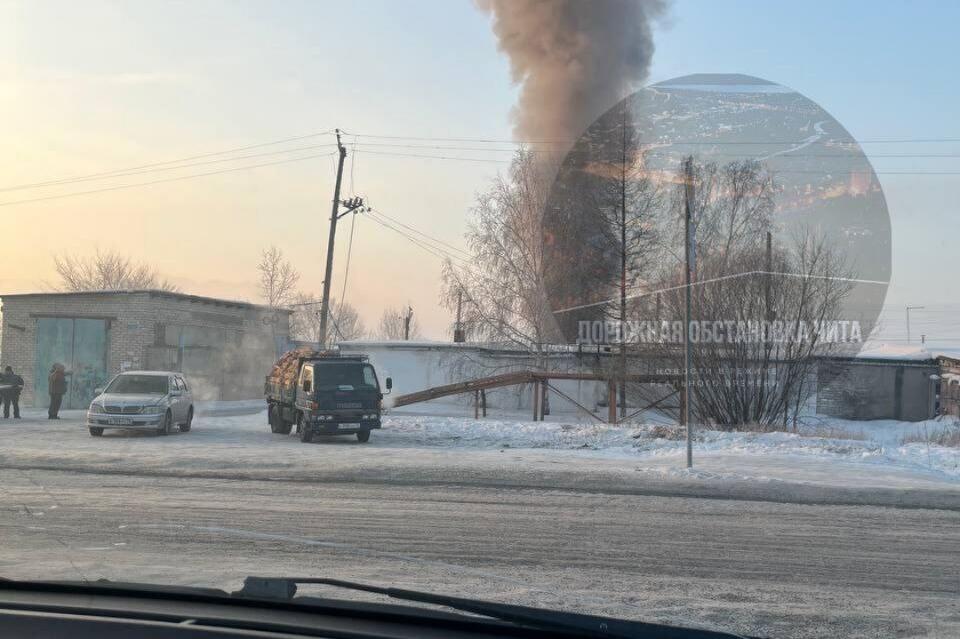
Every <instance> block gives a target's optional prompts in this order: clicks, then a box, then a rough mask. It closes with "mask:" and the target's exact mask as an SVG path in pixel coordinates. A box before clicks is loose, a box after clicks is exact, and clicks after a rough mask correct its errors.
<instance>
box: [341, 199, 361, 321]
mask: <svg viewBox="0 0 960 639" xmlns="http://www.w3.org/2000/svg"><path fill="white" fill-rule="evenodd" d="M356 225H357V213H356V212H354V213H353V218H351V220H350V241H349V242H348V243H347V264H346V267H345V268H344V269H343V286H342V287H341V288H340V305H341V306H343V304H344V302H345V301H346V298H347V276H348V275H350V257H351V256H352V255H353V230H354V227H356ZM340 337H343V335H341V336H340Z"/></svg>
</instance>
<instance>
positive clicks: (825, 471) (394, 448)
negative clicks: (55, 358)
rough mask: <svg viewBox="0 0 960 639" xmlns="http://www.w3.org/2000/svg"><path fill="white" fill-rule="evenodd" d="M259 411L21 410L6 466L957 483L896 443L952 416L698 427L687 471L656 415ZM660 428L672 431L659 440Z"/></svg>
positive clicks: (936, 458) (952, 460)
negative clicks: (179, 425)
mask: <svg viewBox="0 0 960 639" xmlns="http://www.w3.org/2000/svg"><path fill="white" fill-rule="evenodd" d="M260 406H262V403H261V404H260ZM258 408H259V406H258V404H257V403H255V402H249V403H238V404H232V405H231V404H220V405H216V406H208V407H204V409H203V410H201V411H200V415H199V416H198V418H197V420H196V422H195V427H194V430H193V431H192V432H190V433H186V434H176V435H174V436H171V437H156V436H153V435H151V434H142V433H124V432H120V431H116V432H108V434H107V435H105V436H104V437H102V438H93V437H90V436H89V435H88V433H87V432H86V429H85V428H84V427H83V425H82V421H81V420H82V413H80V412H67V413H65V415H64V417H65V419H63V420H61V421H59V422H50V421H47V420H46V419H42V415H41V414H40V413H39V412H37V411H27V412H26V413H25V417H26V419H24V420H22V421H19V422H17V421H13V420H9V421H6V422H0V437H2V446H0V465H7V466H14V467H38V468H39V467H42V468H63V469H77V470H94V471H97V470H105V471H122V472H137V473H141V472H142V473H168V474H177V473H185V474H200V475H209V476H215V475H225V476H226V475H236V476H244V477H257V478H266V479H281V478H301V477H303V476H305V475H307V476H309V475H310V473H316V472H321V471H322V472H325V473H332V472H336V471H338V470H342V471H350V472H355V473H356V472H363V473H367V476H372V475H376V476H378V477H381V478H382V477H390V476H392V474H397V475H396V476H399V474H401V473H403V472H406V473H407V474H408V475H409V474H410V473H412V472H414V471H415V470H416V469H430V470H434V471H436V472H438V473H439V472H440V470H439V469H446V470H449V471H450V473H453V474H456V473H464V472H468V471H469V472H474V471H477V472H480V471H483V472H487V473H494V474H495V473H497V472H498V470H501V469H502V470H510V469H516V470H520V471H523V472H524V473H528V474H531V473H533V474H535V473H537V472H546V471H549V472H551V473H557V472H565V473H570V474H576V473H594V474H596V473H602V474H605V475H607V476H608V477H610V478H612V479H613V480H616V479H617V477H621V478H622V477H627V476H630V478H631V480H632V481H635V480H636V479H637V477H638V476H639V475H638V473H642V474H644V476H648V477H650V478H659V479H661V480H666V479H683V480H688V481H696V482H704V483H709V482H722V481H725V480H737V481H748V482H749V481H756V482H790V483H805V484H815V485H824V486H840V487H855V488H884V489H905V488H906V489H917V488H935V489H945V490H951V491H952V490H957V491H960V449H956V448H946V447H941V446H936V445H927V444H925V443H909V444H903V443H902V440H903V438H904V437H905V436H907V435H910V434H923V433H925V432H926V433H929V432H932V431H935V430H940V429H943V428H958V427H960V425H957V423H956V422H940V421H930V422H920V423H907V422H895V421H886V420H884V421H873V422H849V421H844V420H838V419H830V420H828V421H827V420H810V421H809V422H808V423H806V424H804V425H803V426H801V428H800V431H801V432H800V433H799V434H793V433H727V432H720V431H712V430H700V431H697V432H696V436H695V441H694V449H693V450H694V468H693V469H692V470H688V469H687V468H686V465H685V442H684V441H683V439H682V433H681V432H680V431H678V430H677V429H676V428H675V427H674V428H673V429H672V432H669V431H671V429H669V428H666V429H665V428H664V426H663V425H656V424H636V425H626V426H611V425H608V424H605V423H601V422H598V421H596V420H593V419H591V418H589V417H586V416H583V415H581V416H579V417H574V416H569V415H568V416H563V415H560V416H551V417H549V418H548V421H544V422H531V421H525V420H524V416H521V415H520V414H510V413H505V412H504V411H497V414H496V416H494V415H492V414H491V416H489V417H487V418H482V419H473V418H472V416H469V417H468V416H464V415H463V413H465V412H468V411H469V409H467V408H457V407H452V406H447V407H444V410H445V412H446V413H447V414H440V415H437V414H423V413H422V412H420V413H418V412H417V411H415V410H413V409H414V408H415V407H410V408H408V409H407V410H406V411H403V412H402V411H395V412H393V413H392V414H390V415H387V416H386V417H385V418H384V428H383V429H382V430H380V431H378V432H375V433H374V434H373V436H372V438H371V441H370V443H369V444H358V443H357V442H356V440H355V439H354V438H353V437H352V436H351V437H338V438H330V439H326V440H323V439H321V440H320V443H319V444H317V445H311V446H308V445H304V444H301V443H300V442H299V441H298V440H297V438H296V437H295V436H293V435H291V436H282V435H274V434H272V433H271V432H270V430H269V427H268V426H267V424H266V416H265V413H264V411H263V410H258ZM426 408H427V409H428V410H430V411H431V412H436V411H435V409H434V407H432V406H428V407H426ZM422 410H423V409H422V408H421V411H422ZM457 412H459V413H460V414H459V415H457V414H451V413H457ZM238 413H243V414H238ZM665 430H666V431H668V432H666V434H667V435H668V436H672V437H673V438H670V437H663V436H662V435H663V434H665V433H664V431H665ZM658 435H659V436H658ZM423 476H426V475H423Z"/></svg>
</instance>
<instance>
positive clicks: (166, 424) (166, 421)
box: [157, 411, 173, 435]
mask: <svg viewBox="0 0 960 639" xmlns="http://www.w3.org/2000/svg"><path fill="white" fill-rule="evenodd" d="M172 430H173V415H171V414H170V411H167V414H166V415H164V416H163V421H162V422H160V425H159V426H157V435H169V434H170V432H171V431H172Z"/></svg>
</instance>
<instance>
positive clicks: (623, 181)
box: [620, 102, 627, 418]
mask: <svg viewBox="0 0 960 639" xmlns="http://www.w3.org/2000/svg"><path fill="white" fill-rule="evenodd" d="M626 104H627V103H626V102H624V103H623V113H622V122H621V126H622V131H621V133H622V136H621V137H622V143H621V145H620V152H621V158H620V417H621V418H623V417H626V416H627V381H626V380H627V343H626V340H625V339H624V336H625V334H626V324H627V106H626Z"/></svg>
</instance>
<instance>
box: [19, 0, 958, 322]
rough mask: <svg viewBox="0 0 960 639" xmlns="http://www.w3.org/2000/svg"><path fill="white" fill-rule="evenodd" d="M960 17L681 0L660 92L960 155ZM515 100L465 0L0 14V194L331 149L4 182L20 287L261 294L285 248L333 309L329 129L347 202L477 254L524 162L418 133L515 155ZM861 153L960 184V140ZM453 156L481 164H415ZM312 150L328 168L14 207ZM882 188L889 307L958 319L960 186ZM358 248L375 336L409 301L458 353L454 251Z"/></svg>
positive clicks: (247, 173) (120, 5)
mask: <svg viewBox="0 0 960 639" xmlns="http://www.w3.org/2000/svg"><path fill="white" fill-rule="evenodd" d="M958 20H960V3H941V2H910V3H907V2H884V3H870V2H866V1H860V2H825V1H824V2H806V3H780V2H777V3H771V2H760V1H757V2H733V1H730V2H723V3H718V2H711V1H708V0H679V1H677V2H674V3H673V5H672V8H671V10H670V11H669V16H668V18H666V19H665V20H663V21H661V22H660V23H658V24H657V25H656V29H655V45H656V53H655V54H654V59H653V65H652V69H651V75H650V81H651V82H655V81H661V80H666V79H669V78H672V77H676V76H680V75H686V74H689V73H711V72H723V73H744V74H748V75H754V76H758V77H761V78H765V79H767V80H771V81H774V82H777V83H780V84H783V85H786V86H789V87H791V88H793V89H796V90H797V91H799V92H801V93H802V94H804V95H806V96H807V97H809V98H811V99H812V100H814V101H815V102H817V103H818V104H820V105H821V106H822V107H823V108H824V109H826V110H827V111H828V112H829V113H830V114H831V115H833V116H834V117H835V118H836V119H837V120H838V121H839V122H840V123H841V124H843V125H844V126H845V127H846V128H847V130H849V131H850V133H851V134H852V135H853V136H854V137H855V138H857V139H865V140H869V139H878V138H883V139H891V138H899V139H903V138H908V139H918V138H924V139H937V140H942V139H945V138H954V139H960V125H958V124H957V122H956V120H955V111H956V104H957V102H958V97H960V96H958V93H960V85H958V84H957V83H956V82H955V69H954V68H953V67H954V65H955V62H956V60H957V59H960V44H958V40H957V38H956V37H955V25H956V24H957V23H958ZM516 96H517V88H516V87H515V86H513V85H512V84H511V78H510V73H509V66H508V63H507V61H506V60H505V59H504V57H503V56H502V55H501V54H500V53H499V52H498V51H497V47H496V41H495V39H494V37H493V35H492V33H491V29H490V24H489V19H488V16H487V15H486V14H483V13H481V12H479V11H478V10H477V9H476V8H475V7H474V5H473V4H472V3H470V2H468V1H466V0H463V1H460V0H432V1H427V0H423V1H408V2H402V3H399V2H393V1H389V0H357V1H356V2H332V1H331V2H322V1H309V2H296V1H292V0H284V1H282V2H269V3H268V2H259V1H239V0H238V1H231V2H219V1H211V0H199V1H192V2H148V1H146V0H142V1H137V2H120V1H119V0H118V1H111V2H107V1H100V0H85V1H84V2H82V3H77V2H49V1H42V0H41V1H30V2H10V1H8V0H0V140H2V144H0V189H9V187H11V186H18V185H23V184H33V183H36V182H45V181H49V180H56V179H60V178H70V177H75V176H84V175H89V174H92V173H99V172H106V171H115V170H117V169H123V168H127V167H138V166H142V165H146V164H154V163H158V162H165V161H169V160H173V159H178V158H183V157H192V156H198V155H204V154H207V153H212V152H216V151H221V150H224V149H233V148H240V147H246V146H252V145H258V144H262V143H266V142H271V141H275V140H280V139H287V138H294V137H301V136H311V137H304V138H303V139H300V140H297V141H292V142H290V143H287V144H285V145H275V146H266V147H258V148H256V149H250V150H247V151H243V152H241V153H240V154H249V155H256V154H261V153H266V152H273V151H277V150H281V149H291V148H303V149H304V150H302V151H298V152H294V153H287V154H276V155H270V156H258V157H255V158H250V159H247V160H244V161H240V162H232V163H230V162H214V160H221V159H223V157H224V156H210V157H206V158H202V159H198V160H196V162H197V163H198V164H197V165H196V166H194V167H190V168H187V169H180V170H175V171H162V172H155V171H151V172H149V173H141V174H133V175H126V176H121V177H114V178H111V179H109V180H89V181H83V182H73V183H68V184H61V185H52V186H46V187H42V188H30V189H17V190H0V220H2V222H3V224H2V225H0V242H2V243H3V248H2V250H0V293H11V292H26V291H35V290H49V289H51V288H52V287H53V286H55V285H56V277H55V272H54V270H53V256H54V255H62V254H72V255H86V254H90V253H92V252H93V251H95V250H97V249H100V250H116V251H120V252H123V253H126V254H129V255H130V256H132V257H134V258H136V259H138V260H143V261H145V262H148V263H150V264H152V265H155V266H156V268H157V269H158V270H159V271H160V272H161V273H162V274H163V275H164V276H166V277H168V278H169V279H171V280H172V281H174V282H175V283H177V284H178V285H179V286H180V287H181V288H182V289H183V290H184V291H186V292H190V293H195V294H202V295H214V296H221V297H227V298H233V299H246V300H250V301H259V300H258V293H257V286H256V281H257V275H256V264H257V262H258V260H259V256H260V252H261V251H262V250H263V249H265V248H267V247H269V246H271V245H275V246H277V247H279V248H281V249H282V250H283V251H284V253H285V255H286V257H287V258H288V259H289V260H290V261H291V262H292V263H293V265H294V266H295V267H296V268H297V269H298V270H299V271H300V272H301V273H302V279H301V282H300V288H301V289H302V290H303V291H304V292H306V293H307V294H315V295H317V296H319V291H320V290H321V286H322V284H321V282H322V279H323V265H324V257H325V247H326V239H327V228H328V223H327V219H328V217H329V210H330V200H331V197H332V190H333V178H334V169H335V164H334V162H335V158H334V157H332V156H329V155H327V154H329V153H331V152H332V151H333V148H332V147H330V146H324V145H330V144H331V143H332V142H333V138H332V136H331V135H329V134H326V135H313V134H317V133H321V132H326V131H330V130H332V129H334V128H340V129H342V130H344V131H346V132H347V133H346V135H345V137H344V140H345V142H347V145H348V158H347V163H346V167H345V175H344V181H343V189H344V195H362V196H364V197H365V198H366V201H367V202H368V204H370V205H372V206H374V207H375V208H376V209H377V210H379V211H381V212H382V213H384V214H386V215H388V216H390V217H393V218H395V219H397V220H400V221H402V222H403V223H405V224H407V225H408V226H410V227H413V228H416V229H418V230H420V231H423V232H426V233H428V234H430V235H432V236H433V237H435V238H438V239H440V240H442V241H444V242H446V243H448V244H450V245H452V246H455V247H464V241H463V232H464V230H465V228H466V224H467V220H468V212H469V208H470V206H471V203H472V202H473V200H474V198H475V194H476V193H477V192H478V191H480V190H482V189H483V188H484V186H485V185H486V184H488V183H489V181H490V179H491V178H493V177H494V176H495V175H496V174H497V172H498V171H503V170H504V168H505V166H506V164H505V163H504V162H503V160H505V159H506V158H508V157H509V154H508V153H504V152H494V153H488V152H482V151H472V150H456V151H438V150H433V149H426V150H422V149H417V148H413V147H412V146H411V145H414V144H421V145H430V144H433V145H440V144H457V143H440V142H429V141H419V142H418V141H414V140H411V139H409V138H410V137H424V138H484V139H495V140H509V139H510V137H511V108H512V106H513V104H514V102H515V100H516ZM371 135H383V136H393V135H396V136H405V137H407V139H405V140H401V141H396V140H394V141H391V140H390V139H387V138H380V139H374V138H371V137H369V136H371ZM356 136H360V137H356ZM357 141H360V143H361V144H362V146H363V148H354V147H353V146H352V145H351V144H352V143H353V142H357ZM372 142H376V143H380V144H390V143H398V144H405V145H407V146H405V147H388V146H382V147H373V146H369V145H368V144H369V143H372ZM363 143H367V144H363ZM459 145H460V146H466V147H469V146H470V145H469V143H459ZM495 146H496V145H495ZM508 146H509V145H503V146H499V147H498V148H508ZM306 147H309V148H306ZM864 147H865V151H866V152H867V154H868V156H870V155H871V154H888V155H889V154H891V153H894V152H900V151H904V152H909V153H917V154H925V155H929V154H942V155H947V156H950V155H951V154H952V156H953V157H940V158H929V157H926V158H890V157H876V158H874V166H875V168H876V169H877V170H878V171H880V172H881V173H882V172H883V171H884V170H897V169H906V170H912V171H913V170H922V171H928V172H930V173H932V172H936V171H939V172H943V171H953V172H954V173H960V142H930V143H911V144H909V145H906V144H902V143H901V144H888V145H880V144H865V145H864ZM386 153H393V155H386ZM403 153H405V154H407V155H397V154H403ZM437 154H445V155H446V156H447V157H450V156H458V157H468V158H471V159H470V160H444V159H436V158H423V157H410V155H437ZM234 155H236V153H235V154H234ZM313 155H321V156H324V157H314V158H311V159H306V160H303V161H298V162H291V163H284V164H277V165H273V166H264V167H260V168H255V169H249V170H243V171H235V172H228V173H221V174H216V175H209V176H205V177H199V178H195V179H186V180H178V181H168V182H163V183H158V184H153V185H149V186H142V187H137V188H130V189H119V190H111V191H103V192H99V193H92V194H87V195H81V196H72V197H64V198H58V199H48V200H43V201H35V202H24V203H19V204H17V203H15V202H18V201H20V200H26V199H35V198H41V197H49V196H55V195H61V194H66V193H74V192H77V191H85V190H93V189H98V188H105V187H107V188H109V187H113V186H124V185H128V184H135V183H140V182H146V181H152V180H158V179H167V178H173V177H179V176H186V175H193V174H196V173H201V172H212V171H218V170H222V169H225V168H234V167H237V166H242V165H245V164H261V163H268V162H274V161H277V160H278V159H284V158H290V157H306V156H313ZM475 159H477V160H482V161H474V160H475ZM200 162H203V163H204V164H199V163H200ZM153 168H158V167H153ZM880 180H881V184H882V185H883V188H884V191H885V194H886V197H887V202H888V206H889V209H890V216H891V224H892V229H893V239H894V245H893V273H894V275H893V282H892V284H891V287H890V291H889V293H888V302H889V304H890V305H891V306H893V307H896V306H898V305H899V306H903V305H905V304H911V305H927V306H929V307H930V308H931V309H937V308H944V307H945V305H947V306H948V305H949V304H950V303H952V302H954V301H955V297H954V296H955V291H956V285H955V281H956V279H957V278H956V275H955V271H956V266H955V264H956V262H955V260H951V258H952V257H953V255H954V254H955V253H956V243H957V237H958V233H957V232H958V230H960V216H958V210H957V202H960V175H932V174H927V175H883V174H881V175H880ZM351 223H355V227H354V228H353V241H352V243H351V242H350V240H349V238H350V228H351ZM338 238H339V241H338V245H337V252H336V253H335V269H334V271H335V273H334V278H333V290H334V295H335V296H337V297H340V295H341V291H343V290H345V291H346V294H345V297H346V299H347V301H348V302H350V303H352V304H353V305H355V306H356V307H357V308H358V309H359V310H360V311H361V314H362V316H363V317H364V318H365V320H366V324H367V325H368V327H373V326H375V325H376V324H377V321H378V319H379V316H380V313H381V312H382V311H383V309H384V308H386V307H399V306H405V305H407V304H409V305H410V306H412V307H413V309H414V313H415V315H416V316H417V318H418V319H419V321H420V323H421V325H422V327H423V329H424V333H425V335H426V336H427V337H432V338H437V339H446V338H448V337H449V335H448V332H449V327H450V323H451V317H450V314H449V313H448V311H446V310H445V309H441V308H439V306H438V295H439V282H438V280H439V273H440V266H441V259H440V258H439V257H438V256H437V255H435V254H433V253H430V252H428V251H426V250H424V249H423V248H422V247H420V246H418V245H416V244H414V243H412V242H410V241H409V240H408V239H407V238H406V237H404V236H402V235H400V234H398V233H396V232H395V231H393V230H391V229H388V228H385V227H384V226H382V225H381V224H379V223H377V222H375V221H373V220H372V219H370V218H365V217H364V216H363V215H358V216H356V218H355V221H354V220H353V218H352V217H347V218H344V219H343V220H342V221H341V226H340V228H339V232H338ZM464 248H465V247H464ZM348 250H349V251H350V268H349V273H348V279H347V281H346V288H345V289H344V275H345V266H346V264H347V259H346V258H347V252H348ZM951 264H953V266H951Z"/></svg>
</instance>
